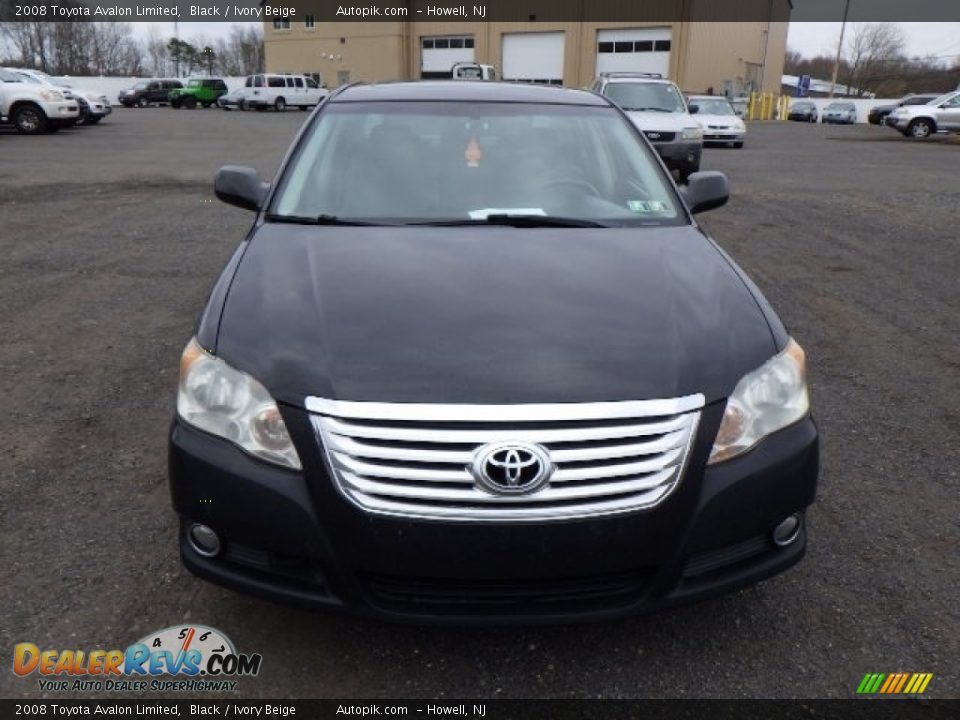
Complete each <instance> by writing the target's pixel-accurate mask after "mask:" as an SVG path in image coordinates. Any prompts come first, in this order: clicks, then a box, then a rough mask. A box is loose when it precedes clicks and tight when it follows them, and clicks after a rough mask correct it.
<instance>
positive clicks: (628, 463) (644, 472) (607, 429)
mask: <svg viewBox="0 0 960 720" xmlns="http://www.w3.org/2000/svg"><path fill="white" fill-rule="evenodd" d="M703 403H704V398H703V396H702V395H690V396H687V397H682V398H675V399H669V400H641V401H630V402H613V403H588V404H572V403H568V404H562V405H419V404H406V403H397V404H387V403H367V402H342V401H334V400H326V399H323V398H315V397H309V398H307V400H306V407H307V410H308V411H309V412H310V413H311V418H312V421H313V424H314V428H315V429H316V431H317V435H318V438H319V440H320V442H321V443H322V445H323V448H324V450H325V454H326V458H327V462H328V464H329V467H330V469H331V471H332V473H331V474H332V477H333V479H334V482H335V483H336V485H337V487H338V488H339V489H340V491H341V492H342V493H343V494H344V495H345V496H346V497H347V498H348V499H349V500H351V501H352V502H354V503H355V504H357V505H358V506H360V507H361V508H363V509H364V510H367V511H369V512H373V513H379V514H385V515H399V516H409V517H418V518H429V519H437V520H451V521H477V520H480V521H483V520H489V521H533V520H561V519H569V518H578V517H588V516H594V515H609V514H615V513H624V512H630V511H633V510H639V509H642V508H649V507H652V506H654V505H656V504H657V503H659V502H660V501H662V500H663V499H664V498H665V497H666V496H667V495H668V494H669V493H670V492H671V491H672V490H673V488H674V487H675V486H676V485H677V483H678V482H679V480H680V478H681V477H682V475H683V470H684V467H685V465H686V461H687V456H688V453H689V449H690V446H691V445H692V443H693V438H694V437H695V435H696V429H697V424H698V422H699V419H700V410H701V408H702V407H703ZM505 441H516V442H526V443H535V444H537V445H539V446H541V447H542V448H544V449H545V450H546V451H547V453H548V454H549V456H550V460H551V462H552V463H553V465H554V469H553V473H552V474H551V475H550V478H549V481H548V482H547V483H546V484H545V485H543V487H541V488H539V489H537V490H536V491H534V492H531V493H529V494H503V495H500V494H495V493H493V492H491V491H489V490H487V489H485V488H484V487H483V485H481V484H480V483H478V481H477V479H476V478H475V477H474V475H473V473H472V472H471V469H470V466H471V464H472V463H473V461H474V459H475V457H476V456H477V454H478V453H479V452H481V451H482V449H483V448H484V447H486V446H487V445H488V444H491V443H499V442H505Z"/></svg>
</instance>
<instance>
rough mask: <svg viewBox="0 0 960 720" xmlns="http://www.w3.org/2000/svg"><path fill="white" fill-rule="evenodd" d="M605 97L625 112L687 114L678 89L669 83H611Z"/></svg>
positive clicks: (605, 91)
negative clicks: (645, 111)
mask: <svg viewBox="0 0 960 720" xmlns="http://www.w3.org/2000/svg"><path fill="white" fill-rule="evenodd" d="M603 94H604V95H606V96H607V97H608V98H610V99H611V100H613V102H615V103H616V104H617V105H619V106H620V107H621V108H623V109H624V110H635V111H641V110H647V111H654V112H671V113H685V112H686V111H687V107H686V105H684V103H683V97H682V96H681V95H680V93H679V92H678V91H677V89H676V88H675V87H674V86H673V85H670V84H667V83H623V82H617V83H609V84H608V85H607V87H606V89H605V90H604V93H603Z"/></svg>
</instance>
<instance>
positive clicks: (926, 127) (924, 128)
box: [907, 118, 937, 140]
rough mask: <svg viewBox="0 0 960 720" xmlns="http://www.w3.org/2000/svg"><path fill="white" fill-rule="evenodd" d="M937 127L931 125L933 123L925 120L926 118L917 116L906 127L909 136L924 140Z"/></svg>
mask: <svg viewBox="0 0 960 720" xmlns="http://www.w3.org/2000/svg"><path fill="white" fill-rule="evenodd" d="M936 131H937V129H936V128H935V127H934V126H933V123H932V122H930V121H929V120H927V119H926V118H919V119H918V120H914V121H913V122H912V123H910V127H908V128H907V132H909V133H910V137H915V138H919V139H921V140H924V139H926V138H928V137H930V136H931V135H933V134H934V133H935V132H936Z"/></svg>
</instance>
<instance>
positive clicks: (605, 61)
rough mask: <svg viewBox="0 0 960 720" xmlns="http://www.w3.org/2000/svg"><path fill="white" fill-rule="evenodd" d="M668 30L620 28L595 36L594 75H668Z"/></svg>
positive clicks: (669, 37)
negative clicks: (613, 73)
mask: <svg viewBox="0 0 960 720" xmlns="http://www.w3.org/2000/svg"><path fill="white" fill-rule="evenodd" d="M670 45H671V36H670V28H624V29H620V30H600V31H598V32H597V74H598V75H599V74H600V73H604V72H645V73H660V74H661V75H663V76H664V77H667V75H669V73H670Z"/></svg>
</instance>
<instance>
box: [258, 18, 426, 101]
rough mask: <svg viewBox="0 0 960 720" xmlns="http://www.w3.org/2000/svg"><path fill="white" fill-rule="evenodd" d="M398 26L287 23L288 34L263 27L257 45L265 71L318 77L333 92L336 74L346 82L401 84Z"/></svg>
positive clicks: (402, 49) (401, 31)
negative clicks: (345, 76)
mask: <svg viewBox="0 0 960 720" xmlns="http://www.w3.org/2000/svg"><path fill="white" fill-rule="evenodd" d="M406 35H407V25H406V23H403V22H338V23H317V24H316V27H315V28H314V29H307V28H306V27H305V25H304V23H303V21H293V22H291V23H290V29H289V30H275V29H274V27H273V23H272V22H266V23H264V28H263V40H264V52H265V53H266V69H267V72H291V73H306V72H319V73H321V74H322V75H323V80H324V82H325V83H326V84H327V86H328V87H336V86H337V85H338V84H340V83H339V82H338V79H337V78H338V73H340V72H349V74H350V76H349V80H350V81H351V82H353V81H356V80H363V81H365V82H378V81H383V80H402V79H404V77H405V75H404V72H403V68H404V67H405V66H406V63H407V58H406V54H405V53H406V52H407V50H406V47H407V43H406V42H405V37H406Z"/></svg>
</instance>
